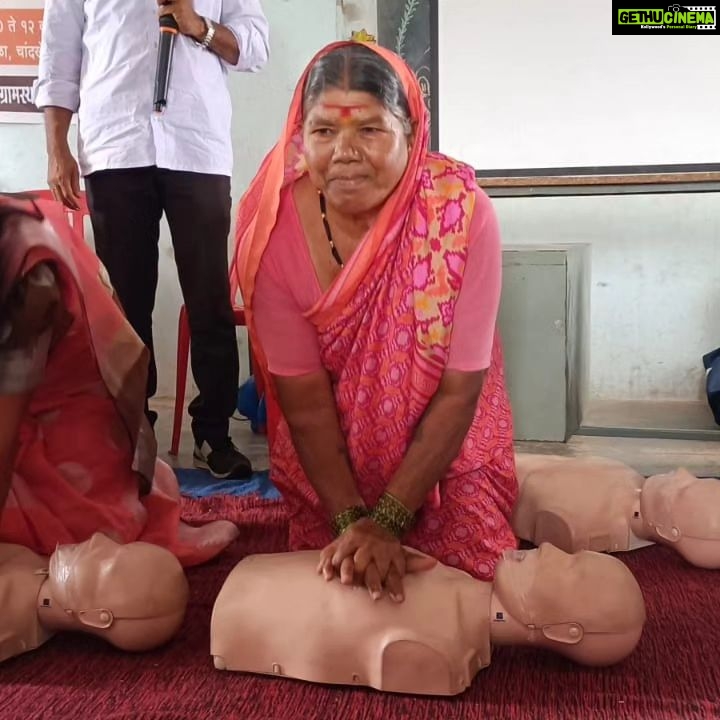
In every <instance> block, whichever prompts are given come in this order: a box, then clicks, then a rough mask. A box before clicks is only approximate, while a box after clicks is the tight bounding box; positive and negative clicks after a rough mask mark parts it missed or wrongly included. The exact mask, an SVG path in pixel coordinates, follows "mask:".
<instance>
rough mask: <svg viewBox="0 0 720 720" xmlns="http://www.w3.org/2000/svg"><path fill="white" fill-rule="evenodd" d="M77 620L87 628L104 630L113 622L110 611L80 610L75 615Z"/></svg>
mask: <svg viewBox="0 0 720 720" xmlns="http://www.w3.org/2000/svg"><path fill="white" fill-rule="evenodd" d="M77 617H78V620H79V621H80V622H81V623H82V624H83V625H87V627H91V628H96V629H99V630H106V629H107V628H109V627H110V626H111V625H112V624H113V621H114V620H115V618H114V616H113V614H112V612H111V611H110V610H101V609H100V610H81V611H80V612H79V613H78V614H77Z"/></svg>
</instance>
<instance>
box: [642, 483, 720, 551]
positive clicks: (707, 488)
mask: <svg viewBox="0 0 720 720" xmlns="http://www.w3.org/2000/svg"><path fill="white" fill-rule="evenodd" d="M641 500H642V504H641V511H642V517H643V521H644V522H645V523H646V524H647V525H649V526H650V527H652V528H653V529H654V530H655V532H657V534H658V535H659V536H660V537H661V538H663V539H665V540H669V541H670V542H677V541H678V540H680V539H681V538H683V537H688V538H698V539H701V540H718V541H720V513H719V512H718V507H720V505H719V503H720V482H718V481H717V480H706V479H699V478H696V477H695V476H694V475H691V474H690V473H689V472H688V471H687V470H684V469H680V470H676V471H674V472H670V473H666V474H663V475H654V476H652V477H650V478H648V479H647V481H646V482H645V486H644V487H643V492H642V498H641Z"/></svg>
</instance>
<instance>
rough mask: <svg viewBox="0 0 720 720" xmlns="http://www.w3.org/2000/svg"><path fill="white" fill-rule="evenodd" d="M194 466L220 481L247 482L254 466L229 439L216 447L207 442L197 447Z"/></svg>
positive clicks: (194, 454) (194, 453)
mask: <svg viewBox="0 0 720 720" xmlns="http://www.w3.org/2000/svg"><path fill="white" fill-rule="evenodd" d="M193 465H195V467H196V468H201V469H202V470H207V471H208V472H209V473H210V474H211V475H212V476H213V477H214V478H217V479H218V480H247V479H249V478H250V477H251V476H252V464H251V463H250V460H248V458H246V457H245V456H244V455H243V454H242V453H241V452H240V451H239V450H238V449H237V448H236V447H235V445H233V442H232V440H231V439H230V438H228V439H227V440H226V441H225V442H224V443H222V444H220V445H217V446H216V447H214V448H213V447H210V445H209V444H208V443H207V442H204V443H202V445H197V444H196V445H195V450H194V452H193Z"/></svg>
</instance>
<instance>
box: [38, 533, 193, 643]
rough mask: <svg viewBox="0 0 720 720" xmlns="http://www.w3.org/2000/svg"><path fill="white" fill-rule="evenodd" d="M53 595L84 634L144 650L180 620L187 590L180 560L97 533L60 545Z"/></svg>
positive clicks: (151, 547) (55, 560)
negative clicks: (90, 632) (93, 633)
mask: <svg viewBox="0 0 720 720" xmlns="http://www.w3.org/2000/svg"><path fill="white" fill-rule="evenodd" d="M49 576H50V582H51V585H52V594H53V596H54V597H55V599H56V601H57V603H58V604H59V605H60V607H62V608H63V610H64V611H65V613H66V614H68V615H69V616H71V617H74V618H76V619H77V621H78V622H79V624H80V625H81V626H83V627H84V628H86V629H88V630H92V629H95V630H97V631H109V633H106V634H105V637H106V639H108V640H109V641H110V642H112V643H113V644H115V645H117V646H119V647H124V648H126V649H142V648H144V647H152V646H155V645H157V644H160V643H161V642H164V641H165V640H167V639H168V638H169V637H171V636H172V634H173V633H174V632H175V630H176V629H177V627H178V626H179V623H180V622H181V621H182V617H183V615H184V611H185V607H186V604H187V597H188V585H187V580H186V578H185V574H184V572H183V569H182V566H181V565H180V563H179V561H178V559H177V558H176V557H175V556H174V555H173V554H172V553H171V552H169V551H168V550H166V549H164V548H161V547H158V546H156V545H151V544H149V543H144V542H133V543H128V544H125V545H120V544H118V543H116V542H115V541H114V540H111V539H110V538H109V537H107V536H105V535H103V534H101V533H96V534H95V535H93V536H92V538H90V539H89V540H87V541H86V542H83V543H78V544H77V545H61V546H59V547H58V549H57V550H56V551H55V553H54V554H53V555H52V557H51V558H50V573H49Z"/></svg>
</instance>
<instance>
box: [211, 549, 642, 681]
mask: <svg viewBox="0 0 720 720" xmlns="http://www.w3.org/2000/svg"><path fill="white" fill-rule="evenodd" d="M317 561H318V553H317V552H316V551H306V552H293V553H283V554H278V555H255V556H250V557H248V558H245V559H244V560H243V561H241V562H240V563H239V564H238V565H237V566H236V567H235V568H234V570H233V571H232V572H231V573H230V575H229V576H228V578H227V580H226V582H225V584H224V585H223V587H222V589H221V591H220V593H219V595H218V598H217V600H216V602H215V607H214V609H213V616H212V622H211V631H210V634H211V641H210V646H211V650H210V651H211V654H212V655H213V657H214V662H215V666H216V668H218V669H220V670H235V671H242V672H252V673H263V674H274V675H277V676H282V677H289V678H296V679H300V680H306V681H311V682H320V683H331V684H343V685H365V686H369V687H373V688H376V689H378V690H384V691H389V692H401V693H410V694H431V695H455V694H457V693H460V692H462V691H463V690H464V689H465V688H467V687H468V685H469V684H470V682H471V681H472V679H473V677H474V676H475V674H476V673H477V672H478V670H480V669H482V668H483V667H486V666H487V665H488V664H489V663H490V658H491V643H492V644H496V645H515V644H526V645H532V646H536V647H545V648H549V649H552V650H555V651H557V652H560V653H563V654H565V655H567V656H568V657H571V658H573V659H575V660H576V661H578V662H582V663H585V664H591V665H604V664H610V663H612V662H617V661H618V660H620V659H622V658H623V657H625V656H626V655H627V654H628V653H629V652H631V651H632V649H633V648H634V647H635V645H636V644H637V642H638V640H639V637H640V634H641V632H642V627H643V624H644V621H645V609H644V603H643V599H642V593H641V592H640V588H639V587H638V585H637V583H636V581H635V579H634V577H633V576H632V574H631V573H630V571H629V570H628V569H627V568H626V567H625V565H624V564H623V563H621V562H620V561H619V560H617V559H616V558H613V557H610V556H607V555H600V554H598V553H579V554H577V555H568V554H567V553H563V552H562V551H560V550H557V549H556V548H554V547H552V546H550V545H544V546H542V547H541V548H539V549H537V550H531V551H527V552H526V551H519V552H514V553H510V554H509V555H508V557H506V558H505V559H503V560H501V562H500V564H499V565H498V570H497V574H496V580H495V583H494V584H493V583H489V582H481V581H478V580H475V579H474V578H472V577H470V576H469V575H467V574H465V573H463V572H461V571H459V570H456V569H453V568H449V567H446V566H443V565H440V564H437V565H436V566H435V567H434V568H433V569H431V570H428V571H425V572H419V573H413V574H409V575H406V576H405V578H404V584H405V600H404V602H402V603H395V602H393V601H392V600H390V599H389V598H387V597H386V596H384V597H382V598H381V599H380V600H377V601H374V600H372V598H371V597H370V595H369V594H368V592H367V590H365V589H364V588H361V587H351V586H346V585H342V584H341V583H340V582H339V581H338V580H333V581H331V582H327V581H325V580H324V579H323V578H322V577H321V576H320V575H318V574H317V572H316V568H317ZM556 595H557V596H559V598H560V599H558V597H556Z"/></svg>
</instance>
